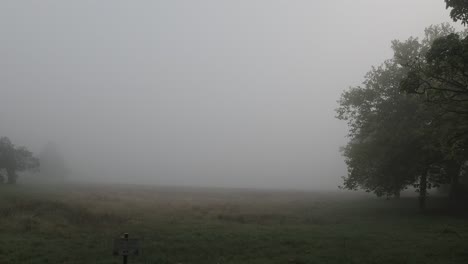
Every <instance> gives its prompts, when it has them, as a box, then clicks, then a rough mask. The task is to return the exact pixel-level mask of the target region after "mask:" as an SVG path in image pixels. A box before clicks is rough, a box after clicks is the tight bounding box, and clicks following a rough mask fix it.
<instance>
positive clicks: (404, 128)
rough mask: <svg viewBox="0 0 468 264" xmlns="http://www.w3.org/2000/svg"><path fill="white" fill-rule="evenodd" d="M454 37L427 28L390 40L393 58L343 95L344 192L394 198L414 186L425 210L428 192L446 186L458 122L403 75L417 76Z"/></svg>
mask: <svg viewBox="0 0 468 264" xmlns="http://www.w3.org/2000/svg"><path fill="white" fill-rule="evenodd" d="M454 32H455V31H454V29H453V28H452V27H450V26H449V25H448V24H442V25H438V26H431V27H429V28H428V29H426V31H425V33H426V34H425V38H424V39H422V40H421V41H420V40H419V39H417V38H410V39H408V40H407V41H404V42H400V41H394V42H393V43H392V48H393V50H394V57H393V58H392V59H391V60H388V61H386V62H385V63H383V64H382V65H381V66H380V67H374V68H372V70H371V71H370V72H369V73H368V74H367V75H366V77H365V81H364V83H363V85H362V86H358V87H352V88H350V89H348V90H346V91H345V92H343V94H342V96H341V99H340V101H339V104H340V106H339V108H338V109H337V114H338V115H337V117H338V118H339V119H342V120H346V121H347V122H348V125H349V128H350V129H349V135H348V136H349V138H350V141H349V143H348V145H347V146H346V147H344V148H343V155H344V156H345V161H346V163H347V165H348V175H347V176H346V177H344V184H343V187H344V188H347V189H357V188H363V189H365V190H366V191H368V192H374V193H375V194H377V195H378V196H382V195H386V196H392V195H395V196H398V195H399V192H400V191H401V190H403V189H405V188H406V187H407V186H411V185H413V186H415V187H416V188H418V191H419V192H420V196H421V207H424V200H425V196H426V193H427V191H426V190H427V189H429V188H431V187H435V186H438V185H439V184H442V183H448V182H450V181H451V178H450V177H449V175H448V173H446V171H447V169H446V168H447V164H453V163H450V162H449V161H453V160H454V157H455V155H448V153H449V152H450V151H449V149H450V148H449V147H448V146H449V145H450V144H448V141H449V140H448V138H449V137H450V136H451V135H453V128H454V127H455V126H457V124H456V123H454V121H457V120H456V118H455V119H454V116H453V115H452V116H450V115H448V114H447V113H445V112H444V111H442V110H441V107H440V103H434V100H429V99H428V95H427V94H428V92H427V90H425V91H424V92H420V91H419V90H418V89H427V88H426V87H424V88H423V86H421V83H420V82H419V81H420V80H421V76H417V78H415V79H411V78H408V76H412V75H414V74H421V72H422V71H421V69H423V68H429V66H427V65H430V64H431V63H433V64H434V65H436V64H437V63H436V62H435V61H434V58H433V57H432V56H433V54H435V48H434V47H437V45H439V43H438V42H439V41H440V39H443V38H449V37H450V36H452V35H453V34H454ZM459 54H460V53H457V55H459ZM454 56H455V55H454ZM453 63H454V64H456V62H453ZM431 67H432V66H431ZM434 67H435V66H434ZM439 67H440V64H439ZM448 67H452V66H448ZM415 69H418V70H419V71H415ZM432 70H433V71H435V69H432ZM446 71H448V70H446ZM416 81H418V82H416ZM441 87H442V85H441ZM409 89H414V91H417V92H407V91H408V90H409ZM434 93H435V92H434ZM421 94H424V95H426V96H421ZM458 121H459V120H458Z"/></svg>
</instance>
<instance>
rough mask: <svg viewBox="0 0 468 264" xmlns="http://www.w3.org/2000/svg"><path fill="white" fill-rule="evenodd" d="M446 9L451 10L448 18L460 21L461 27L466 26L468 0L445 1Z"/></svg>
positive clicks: (467, 20) (467, 22)
mask: <svg viewBox="0 0 468 264" xmlns="http://www.w3.org/2000/svg"><path fill="white" fill-rule="evenodd" d="M445 3H446V5H447V8H452V10H451V11H450V17H452V19H453V21H455V22H457V21H461V22H462V24H463V25H466V24H468V0H445Z"/></svg>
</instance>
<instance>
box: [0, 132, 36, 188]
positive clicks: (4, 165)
mask: <svg viewBox="0 0 468 264" xmlns="http://www.w3.org/2000/svg"><path fill="white" fill-rule="evenodd" d="M38 168H39V160H38V159H37V158H36V157H34V156H33V153H32V152H31V151H29V150H28V149H27V148H25V147H16V146H15V145H14V144H13V143H12V142H11V141H10V139H9V138H7V137H1V138H0V169H3V170H5V171H6V174H7V175H6V176H7V182H8V183H9V184H14V183H16V180H17V178H18V175H17V172H21V171H26V170H37V169H38Z"/></svg>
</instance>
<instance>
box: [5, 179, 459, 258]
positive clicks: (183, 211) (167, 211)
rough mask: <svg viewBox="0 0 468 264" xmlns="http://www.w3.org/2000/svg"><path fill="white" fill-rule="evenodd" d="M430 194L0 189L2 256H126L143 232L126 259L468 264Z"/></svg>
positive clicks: (455, 218) (455, 225) (454, 227)
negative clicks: (124, 249) (120, 252)
mask: <svg viewBox="0 0 468 264" xmlns="http://www.w3.org/2000/svg"><path fill="white" fill-rule="evenodd" d="M443 202H444V201H443V200H441V199H439V198H436V197H430V199H429V207H430V208H429V210H428V212H426V213H424V214H423V213H420V212H419V211H418V210H417V200H416V198H402V199H401V200H400V201H394V200H386V199H378V198H375V197H373V196H371V195H365V194H354V193H348V192H339V191H333V192H319V191H310V192H305V191H302V192H300V191H259V190H241V189H202V188H169V187H166V188H162V187H148V186H129V185H112V186H111V185H57V186H49V187H45V186H42V187H39V186H27V185H26V186H21V185H19V186H6V185H1V186H0V234H1V236H0V263H2V264H3V263H5V264H10V263H11V264H16V263H18V264H28V263H31V264H32V263H53V264H65V263H67V264H78V263H79V264H83V263H93V264H95V263H96V264H101V263H102V264H104V263H122V260H121V258H119V257H115V256H113V255H112V241H113V239H114V238H116V237H118V236H120V235H121V233H123V232H128V233H129V234H130V237H137V238H140V239H141V246H142V250H141V255H140V256H138V257H131V258H130V259H129V263H130V264H133V263H135V264H136V263H148V264H165V263H174V264H176V263H181V264H182V263H187V264H188V263H200V264H201V263H203V264H209V263H213V264H218V263H219V264H224V263H226V264H234V263H239V264H240V263H242V264H247V263H252V264H263V263H265V264H267V263H268V264H275V263H321V264H322V263H359V264H364V263H392V264H394V263H425V264H427V263H468V246H467V245H468V243H467V239H468V221H467V220H468V218H467V217H466V216H464V215H463V214H459V215H451V214H447V213H446V212H445V211H444V210H439V209H438V208H443V207H442V205H443Z"/></svg>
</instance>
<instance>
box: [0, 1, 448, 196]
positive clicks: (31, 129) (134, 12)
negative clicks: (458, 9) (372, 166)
mask: <svg viewBox="0 0 468 264" xmlns="http://www.w3.org/2000/svg"><path fill="white" fill-rule="evenodd" d="M447 21H450V18H449V15H448V11H447V10H445V3H444V1H443V0H336V1H311V0H307V1H299V0H292V1H279V0H263V1H259V0H248V1H247V0H239V1H234V0H232V1H231V0H225V1H221V0H197V1H193V0H186V1H182V0H170V1H169V0H168V1H143V0H141V1H116V0H112V1H110V0H109V1H85V0H80V1H62V0H60V1H59V0H57V1H49V0H41V1H33V0H31V1H27V0H24V1H18V0H11V1H8V0H2V1H1V2H0V33H1V34H0V124H1V126H0V128H1V129H0V135H2V136H9V137H10V138H11V139H12V140H13V142H14V143H16V144H18V145H25V146H27V147H29V148H30V149H31V150H33V151H35V152H38V151H40V150H41V148H42V147H43V146H44V145H45V144H46V143H47V142H49V141H53V142H56V143H57V144H58V146H60V148H61V152H62V153H63V155H64V158H65V159H66V160H67V161H68V162H69V164H70V166H71V168H72V169H73V170H74V171H75V177H78V176H80V177H82V178H83V179H98V180H112V181H117V182H125V181H127V182H128V181H136V182H138V183H154V184H165V185H166V184H170V185H172V184H176V185H178V184H183V185H202V186H206V185H207V186H236V187H267V188H279V187H280V188H281V187H286V188H301V189H309V188H335V187H336V186H337V185H339V184H340V176H342V175H344V174H345V173H346V167H345V165H344V162H343V159H342V157H341V154H340V152H339V147H340V146H342V145H344V144H345V143H346V138H345V137H344V136H345V134H346V125H345V124H344V123H343V122H341V121H339V120H336V119H334V115H335V113H334V109H335V108H336V107H337V103H336V101H337V100H338V99H339V95H340V93H341V91H342V90H343V89H346V88H347V87H348V86H350V85H356V84H359V83H360V82H361V81H362V80H363V76H364V74H365V73H366V72H367V71H368V70H369V69H370V67H371V65H377V64H380V63H381V62H382V61H383V60H385V59H387V58H390V57H391V56H392V53H391V50H390V41H391V40H393V39H406V38H408V37H409V36H421V35H422V33H423V30H424V28H425V27H427V26H429V25H431V24H438V23H441V22H447Z"/></svg>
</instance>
